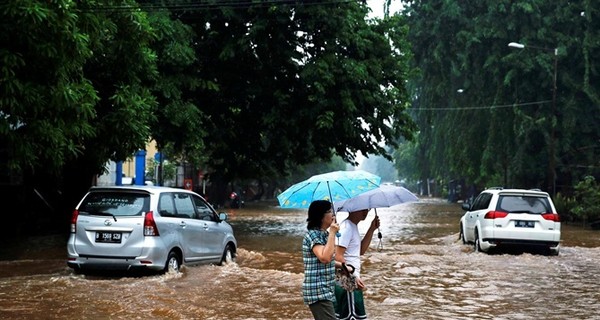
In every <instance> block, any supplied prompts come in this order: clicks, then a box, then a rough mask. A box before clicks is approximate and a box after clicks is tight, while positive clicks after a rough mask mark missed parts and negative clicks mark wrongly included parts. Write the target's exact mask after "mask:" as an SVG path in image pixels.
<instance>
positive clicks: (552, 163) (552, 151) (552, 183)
mask: <svg viewBox="0 0 600 320" xmlns="http://www.w3.org/2000/svg"><path fill="white" fill-rule="evenodd" d="M508 46H509V47H511V48H517V49H525V48H533V49H540V50H545V51H550V52H552V53H554V75H553V87H552V111H551V115H552V118H551V121H550V145H549V146H548V153H549V155H548V157H549V158H550V159H548V191H549V193H550V194H552V196H555V195H556V128H555V127H556V125H555V122H556V73H557V66H558V48H554V49H552V48H545V47H537V46H532V45H524V44H521V43H517V42H511V43H509V44H508Z"/></svg>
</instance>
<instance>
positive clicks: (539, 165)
mask: <svg viewBox="0 0 600 320" xmlns="http://www.w3.org/2000/svg"><path fill="white" fill-rule="evenodd" d="M405 9H406V10H405V12H404V14H405V15H406V19H407V22H408V25H409V28H410V32H409V39H410V42H411V43H412V44H413V47H412V48H413V53H414V59H413V63H414V67H415V68H416V69H418V70H419V71H420V73H419V74H418V77H415V78H413V79H411V89H412V96H413V97H414V102H413V108H412V111H413V113H414V116H415V121H416V122H417V123H418V126H419V130H420V132H419V139H420V141H419V145H418V149H417V150H415V151H414V158H415V161H416V162H417V164H416V167H417V170H418V172H419V175H421V177H422V179H425V178H426V177H442V178H445V179H446V180H447V179H452V178H458V177H464V178H466V179H467V181H470V182H475V183H477V184H478V185H482V186H483V185H503V186H506V187H523V188H541V189H545V190H548V189H550V188H551V185H552V183H551V179H549V177H550V176H549V172H550V171H549V169H548V168H549V162H550V161H549V157H550V156H551V153H550V151H549V147H548V146H549V145H550V143H551V142H552V141H554V142H555V144H554V145H555V146H556V151H555V160H556V177H557V180H556V185H557V186H558V188H559V189H560V188H561V187H568V186H570V185H573V184H574V183H575V182H574V181H573V180H572V179H573V177H577V176H582V175H585V174H591V175H595V176H600V171H599V169H598V168H599V166H598V162H597V153H598V150H599V149H598V148H599V147H598V140H599V139H600V127H599V126H597V123H599V121H600V107H599V103H598V99H597V98H596V97H598V96H599V95H598V94H599V92H598V90H600V88H599V87H597V86H596V87H593V86H590V85H589V84H590V83H591V81H592V80H591V79H595V80H596V81H599V80H600V79H598V77H600V74H599V73H598V72H595V71H593V70H597V69H598V67H597V66H596V64H597V63H598V61H600V56H599V55H600V50H596V49H597V48H598V46H599V43H600V42H598V41H595V40H592V39H598V37H599V35H600V32H598V30H599V28H598V26H599V22H598V20H597V19H594V18H593V17H596V16H597V14H598V10H599V9H598V8H597V6H595V5H592V4H591V2H590V1H575V2H570V3H569V4H568V5H558V4H557V3H555V2H548V1H543V0H527V1H517V2H514V1H509V0H500V1H498V0H484V1H465V2H457V1H449V0H434V1H409V2H408V3H407V5H406V6H405ZM582 10H584V14H583V15H582V13H581V12H582ZM557 26H564V27H561V28H557ZM510 42H519V43H523V44H525V45H526V47H525V49H523V50H519V49H515V48H509V47H508V46H507V45H508V43H510ZM554 48H558V56H557V57H556V59H557V62H558V64H557V68H556V70H557V81H556V87H557V90H556V93H557V94H556V103H555V104H553V103H552V97H553V88H554V83H553V75H554V70H555V69H554V61H555V56H554ZM588 76H589V78H588ZM458 89H462V91H461V92H462V93H457V90H458ZM553 106H554V107H553ZM553 110H555V111H554V112H553ZM552 127H554V128H555V130H554V131H555V135H554V136H553V135H552V130H551V128H552Z"/></svg>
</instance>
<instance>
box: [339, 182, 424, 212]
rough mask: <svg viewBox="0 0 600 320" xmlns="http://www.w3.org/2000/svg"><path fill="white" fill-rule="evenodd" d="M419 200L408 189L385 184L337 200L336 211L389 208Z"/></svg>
mask: <svg viewBox="0 0 600 320" xmlns="http://www.w3.org/2000/svg"><path fill="white" fill-rule="evenodd" d="M414 201H419V198H417V196H415V195H414V194H413V193H412V192H410V191H408V189H406V188H403V187H397V186H388V185H383V186H379V187H378V188H376V189H373V190H369V191H367V192H364V193H361V194H359V195H357V196H355V197H352V198H351V199H347V200H342V201H336V202H335V208H336V211H344V212H353V211H359V210H364V209H372V208H387V207H391V206H395V205H397V204H401V203H405V202H414Z"/></svg>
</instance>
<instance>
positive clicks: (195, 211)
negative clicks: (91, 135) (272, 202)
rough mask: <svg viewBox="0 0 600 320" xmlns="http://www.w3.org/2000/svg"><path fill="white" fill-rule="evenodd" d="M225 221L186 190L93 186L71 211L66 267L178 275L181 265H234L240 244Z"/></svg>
mask: <svg viewBox="0 0 600 320" xmlns="http://www.w3.org/2000/svg"><path fill="white" fill-rule="evenodd" d="M226 220H227V214H226V213H219V214H217V212H216V211H215V210H214V209H213V207H212V206H211V205H210V204H208V203H207V202H206V201H205V200H204V198H202V197H201V196H200V195H198V194H196V193H194V192H192V191H188V190H185V189H177V188H167V187H158V186H138V185H135V186H114V187H92V188H91V189H90V190H89V192H88V193H87V194H86V195H85V196H84V197H83V199H82V200H81V201H80V202H79V204H78V205H77V207H76V209H75V210H74V212H73V216H72V220H71V235H70V237H69V240H68V243H67V251H68V260H67V264H68V266H69V267H71V268H73V269H75V271H78V272H81V271H85V270H92V269H100V270H132V269H147V270H154V271H160V272H169V271H175V272H178V271H179V268H180V266H181V265H183V264H190V265H191V264H200V263H216V264H223V263H225V262H229V261H234V260H235V254H236V250H237V241H236V238H235V236H234V233H233V229H232V227H231V225H230V224H229V223H228V222H227V221H226Z"/></svg>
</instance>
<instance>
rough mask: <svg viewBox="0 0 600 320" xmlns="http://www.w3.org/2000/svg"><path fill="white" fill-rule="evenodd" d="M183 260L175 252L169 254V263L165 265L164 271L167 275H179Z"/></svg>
mask: <svg viewBox="0 0 600 320" xmlns="http://www.w3.org/2000/svg"><path fill="white" fill-rule="evenodd" d="M180 261H181V258H179V255H178V254H177V253H176V252H175V251H171V252H169V257H168V258H167V263H166V264H165V269H164V271H165V272H167V273H178V272H179V266H180V264H181V262H180Z"/></svg>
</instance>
